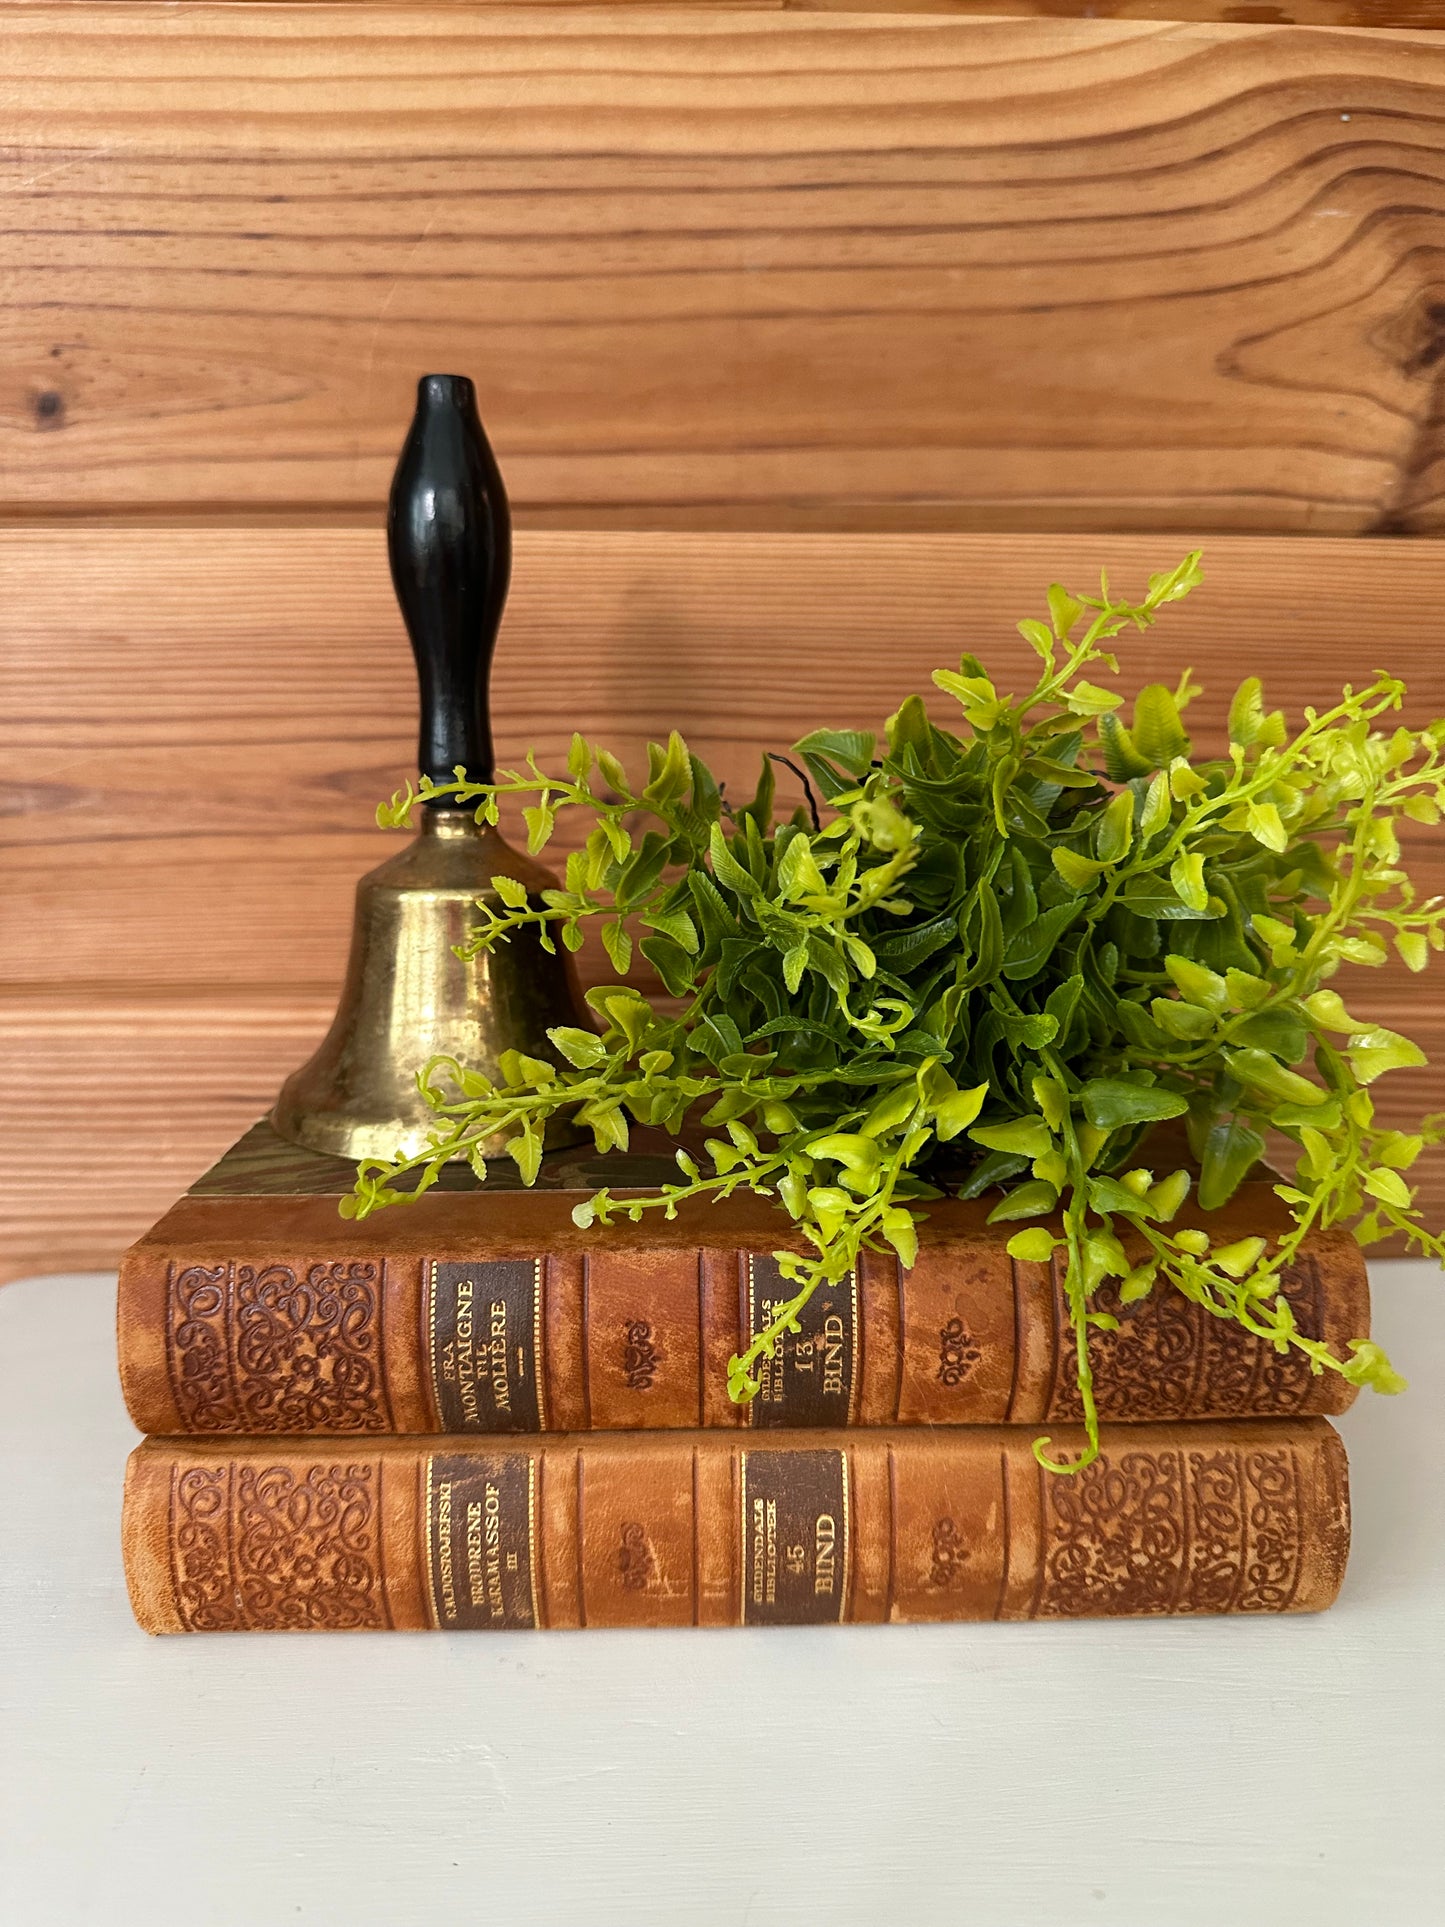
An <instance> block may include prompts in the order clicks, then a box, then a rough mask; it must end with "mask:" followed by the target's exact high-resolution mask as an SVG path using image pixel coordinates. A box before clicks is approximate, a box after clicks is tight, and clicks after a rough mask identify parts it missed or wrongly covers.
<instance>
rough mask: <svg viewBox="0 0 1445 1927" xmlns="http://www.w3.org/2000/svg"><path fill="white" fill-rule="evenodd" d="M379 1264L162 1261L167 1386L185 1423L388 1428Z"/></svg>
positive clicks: (220, 1427)
mask: <svg viewBox="0 0 1445 1927" xmlns="http://www.w3.org/2000/svg"><path fill="white" fill-rule="evenodd" d="M381 1290H382V1265H381V1263H380V1262H379V1261H376V1260H368V1259H360V1258H357V1259H335V1260H325V1259H322V1260H318V1261H317V1262H315V1263H313V1264H306V1265H300V1266H297V1267H295V1268H293V1267H291V1266H289V1265H284V1264H272V1265H263V1266H259V1267H258V1266H254V1265H248V1264H237V1263H234V1262H231V1263H223V1264H219V1265H215V1266H212V1267H205V1266H199V1265H192V1266H184V1267H183V1266H178V1265H174V1264H173V1265H171V1266H170V1268H169V1272H168V1276H167V1317H166V1345H167V1359H166V1362H167V1367H168V1369H169V1373H170V1380H171V1389H172V1392H173V1394H174V1396H175V1401H176V1408H177V1410H178V1411H179V1412H180V1414H181V1421H182V1423H183V1425H184V1426H185V1427H186V1429H187V1430H189V1431H192V1432H244V1433H250V1434H255V1433H282V1434H285V1433H293V1432H316V1431H326V1432H386V1431H390V1430H391V1429H392V1415H391V1406H390V1402H389V1400H388V1398H387V1395H386V1375H385V1366H384V1362H383V1354H382V1344H381V1338H382V1333H381Z"/></svg>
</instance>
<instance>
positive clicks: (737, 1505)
mask: <svg viewBox="0 0 1445 1927" xmlns="http://www.w3.org/2000/svg"><path fill="white" fill-rule="evenodd" d="M1032 1437H1033V1434H1032V1431H1031V1429H1029V1428H1019V1427H991V1428H983V1427H980V1428H977V1429H973V1430H969V1431H962V1430H959V1431H939V1432H929V1431H918V1430H912V1431H897V1432H874V1433H869V1434H859V1433H858V1432H849V1433H842V1432H807V1433H787V1432H775V1433H772V1434H770V1435H769V1436H768V1440H767V1444H766V1445H757V1446H755V1445H753V1444H751V1443H744V1442H742V1441H741V1440H740V1439H739V1438H738V1437H737V1435H735V1434H734V1435H728V1434H726V1433H722V1434H719V1433H717V1432H670V1433H669V1432H651V1433H631V1434H629V1433H612V1434H607V1433H589V1434H586V1435H582V1436H570V1435H567V1434H559V1435H556V1436H552V1437H544V1438H536V1439H529V1440H527V1441H526V1442H525V1443H524V1442H522V1441H521V1440H518V1441H516V1442H515V1444H513V1443H512V1442H511V1441H507V1442H505V1444H504V1442H503V1441H500V1440H497V1439H495V1438H489V1439H484V1440H473V1439H460V1438H457V1439H447V1440H438V1439H435V1438H432V1439H410V1438H384V1439H374V1440H367V1441H366V1442H365V1443H363V1442H362V1441H361V1440H356V1441H354V1442H352V1443H351V1444H350V1449H348V1450H344V1451H343V1450H338V1449H336V1446H335V1445H334V1444H333V1443H331V1442H327V1443H326V1445H325V1446H324V1448H323V1447H322V1445H321V1444H320V1443H319V1442H318V1441H315V1440H306V1439H294V1440H287V1439H264V1440H261V1439H257V1440H244V1439H242V1440H233V1441H227V1442H225V1443H215V1444H211V1445H209V1446H208V1445H207V1444H206V1443H205V1442H204V1441H201V1440H178V1439H148V1440H146V1441H145V1443H144V1444H142V1445H140V1446H138V1447H137V1449H136V1450H135V1452H134V1453H133V1454H132V1455H131V1460H130V1465H129V1468H128V1471H127V1475H126V1495H125V1522H124V1535H123V1536H124V1545H125V1563H126V1573H127V1578H128V1581H129V1585H130V1593H131V1601H132V1604H133V1606H134V1608H135V1614H136V1618H137V1619H138V1620H139V1621H140V1623H141V1625H142V1626H143V1627H145V1628H146V1630H147V1631H149V1632H155V1633H175V1632H242V1631H262V1630H268V1631H269V1630H275V1631H286V1630H318V1631H327V1630H336V1631H340V1630H348V1631H366V1630H383V1629H386V1628H396V1629H398V1630H404V1629H423V1628H439V1629H441V1630H452V1629H457V1630H489V1629H490V1630H499V1631H501V1630H511V1629H514V1628H530V1627H540V1626H554V1627H577V1626H691V1625H701V1626H726V1625H738V1624H741V1625H748V1626H753V1625H758V1626H781V1625H821V1624H836V1623H840V1622H846V1621H887V1620H895V1621H919V1620H975V1619H1073V1618H1084V1617H1089V1616H1092V1615H1096V1614H1101V1615H1110V1616H1114V1615H1121V1614H1158V1613H1285V1612H1317V1611H1319V1610H1320V1609H1321V1608H1322V1607H1325V1606H1328V1605H1329V1604H1330V1602H1331V1600H1333V1598H1334V1597H1335V1595H1336V1593H1337V1592H1338V1591H1339V1587H1340V1581H1341V1579H1342V1578H1343V1576H1344V1569H1345V1560H1346V1557H1347V1555H1348V1551H1349V1491H1348V1484H1347V1471H1346V1464H1345V1453H1344V1447H1343V1446H1342V1445H1341V1443H1340V1440H1339V1437H1338V1435H1337V1434H1336V1433H1335V1432H1334V1431H1333V1429H1332V1428H1331V1427H1330V1426H1329V1425H1328V1424H1327V1423H1326V1422H1325V1421H1324V1420H1323V1419H1299V1420H1293V1419H1275V1420H1264V1421H1258V1422H1255V1423H1253V1424H1249V1423H1240V1424H1232V1423H1214V1424H1201V1425H1174V1426H1166V1425H1161V1426H1150V1425H1139V1426H1128V1427H1116V1428H1114V1429H1113V1430H1112V1431H1107V1430H1106V1432H1105V1435H1104V1449H1103V1452H1102V1455H1101V1456H1100V1457H1099V1459H1098V1460H1097V1461H1096V1462H1095V1463H1094V1464H1093V1465H1092V1466H1090V1467H1089V1468H1088V1469H1087V1470H1086V1471H1084V1472H1082V1473H1079V1474H1077V1475H1074V1476H1071V1477H1062V1476H1059V1475H1057V1474H1054V1473H1050V1472H1045V1471H1043V1470H1042V1469H1041V1468H1040V1466H1039V1465H1038V1463H1037V1462H1036V1460H1035V1458H1034V1455H1033V1451H1032ZM1082 1442H1083V1440H1082V1434H1070V1433H1065V1432H1063V1431H1062V1430H1060V1431H1059V1432H1057V1433H1056V1434H1055V1437H1054V1440H1053V1450H1054V1451H1055V1452H1066V1451H1076V1450H1078V1449H1079V1447H1080V1446H1081V1445H1082Z"/></svg>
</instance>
